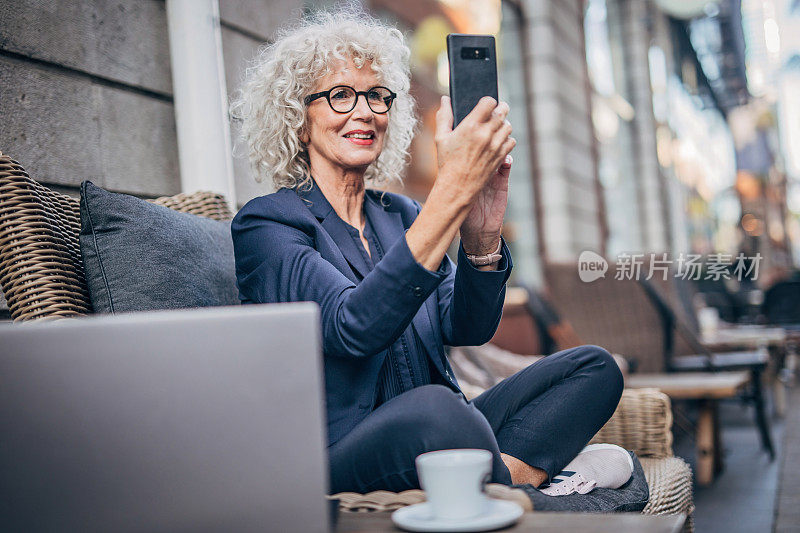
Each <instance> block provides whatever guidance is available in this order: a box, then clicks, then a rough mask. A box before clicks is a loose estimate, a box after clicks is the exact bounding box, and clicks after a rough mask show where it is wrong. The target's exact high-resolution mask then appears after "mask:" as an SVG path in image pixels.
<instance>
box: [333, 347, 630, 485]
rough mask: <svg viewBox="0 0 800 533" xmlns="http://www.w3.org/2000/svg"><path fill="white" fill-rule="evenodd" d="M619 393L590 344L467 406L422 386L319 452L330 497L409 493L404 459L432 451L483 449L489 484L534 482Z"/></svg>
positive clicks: (603, 416) (409, 471)
mask: <svg viewBox="0 0 800 533" xmlns="http://www.w3.org/2000/svg"><path fill="white" fill-rule="evenodd" d="M621 394H622V375H621V373H620V371H619V368H618V366H617V364H616V363H615V362H614V359H613V358H612V357H611V356H610V355H609V354H608V352H606V351H605V350H603V349H602V348H599V347H597V346H580V347H577V348H572V349H569V350H564V351H561V352H558V353H555V354H553V355H550V356H548V357H545V358H544V359H542V360H540V361H538V362H536V363H534V364H532V365H531V366H529V367H528V368H526V369H524V370H522V371H520V372H518V373H516V374H514V375H513V376H511V377H509V378H507V379H505V380H503V381H502V382H501V383H499V384H497V385H495V386H494V387H492V388H491V389H489V390H487V391H486V392H484V393H483V394H481V395H480V396H478V397H477V398H475V399H474V400H473V401H472V402H467V401H465V400H464V399H463V397H462V396H461V395H459V394H457V393H455V392H453V391H451V390H450V389H448V388H446V387H444V386H441V385H426V386H423V387H418V388H416V389H413V390H411V391H409V392H406V393H404V394H401V395H400V396H397V397H395V398H393V399H392V400H390V401H388V402H386V403H385V404H383V405H381V406H380V407H379V408H378V409H376V410H375V411H374V412H372V413H371V414H370V415H369V416H368V417H367V418H365V419H364V420H363V421H362V422H361V423H360V424H359V425H358V426H356V427H355V429H353V431H351V432H350V433H349V434H347V435H346V436H345V437H344V438H343V439H341V440H340V441H338V442H336V443H334V444H333V445H332V446H331V447H330V448H329V449H328V451H329V457H330V468H331V491H332V492H341V491H355V492H369V491H373V490H391V491H402V490H407V489H410V488H418V487H419V480H418V479H417V474H416V469H415V465H414V459H415V458H416V456H417V455H419V454H421V453H425V452H428V451H433V450H442V449H450V448H482V449H486V450H489V451H491V452H492V455H493V467H492V481H493V482H495V483H503V484H506V485H510V484H517V483H530V484H532V485H534V486H539V485H540V484H541V483H542V482H544V481H545V480H547V479H549V478H551V477H552V476H554V475H555V474H557V473H558V472H560V471H561V469H562V468H563V467H564V466H565V465H566V464H567V463H568V462H569V461H570V460H572V458H573V457H575V456H576V455H577V454H578V452H579V451H580V450H581V449H582V448H583V447H584V446H585V445H586V443H587V442H588V441H589V439H591V438H592V436H593V435H594V434H595V433H596V432H597V431H598V430H599V429H600V428H601V427H602V426H603V425H604V424H605V423H606V422H607V421H608V419H609V418H610V417H611V415H612V414H613V412H614V409H615V408H616V406H617V403H618V402H619V398H620V396H621Z"/></svg>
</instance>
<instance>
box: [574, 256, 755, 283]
mask: <svg viewBox="0 0 800 533" xmlns="http://www.w3.org/2000/svg"><path fill="white" fill-rule="evenodd" d="M761 259H762V256H761V254H760V253H757V254H756V255H753V256H746V255H744V253H741V252H740V253H739V255H737V256H735V257H734V256H733V255H732V254H709V255H708V256H706V257H705V261H703V256H702V255H700V254H684V253H680V254H678V257H677V258H675V259H670V258H669V257H668V254H666V253H662V254H655V253H650V254H644V253H641V254H628V253H621V254H619V255H617V258H616V261H615V267H614V279H616V280H639V279H646V280H650V279H653V278H654V277H656V276H658V277H660V278H661V279H663V280H666V279H667V278H668V277H669V276H672V277H674V278H680V279H685V280H694V281H697V280H713V281H719V280H722V279H736V280H738V281H742V280H744V279H750V280H753V281H755V280H756V279H758V267H759V265H760V264H761ZM607 271H608V261H606V260H605V258H604V257H603V256H601V255H599V254H596V253H595V252H592V251H590V250H585V251H583V252H581V255H580V256H579V257H578V277H580V278H581V281H583V282H585V283H590V282H592V281H595V280H597V279H599V278H605V277H606V272H607Z"/></svg>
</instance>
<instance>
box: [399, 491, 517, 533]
mask: <svg viewBox="0 0 800 533" xmlns="http://www.w3.org/2000/svg"><path fill="white" fill-rule="evenodd" d="M486 506H487V510H486V513H484V514H482V515H480V516H476V517H473V518H467V519H463V520H442V519H440V518H434V517H433V510H432V509H431V506H430V504H429V503H428V502H422V503H418V504H416V505H409V506H408V507H402V508H400V509H398V510H396V511H395V512H394V513H392V522H394V523H395V525H397V526H398V527H401V528H403V529H405V530H407V531H431V532H440V531H445V532H448V531H449V532H461V531H491V530H492V529H499V528H501V527H505V526H508V525H511V524H513V523H514V522H516V521H517V520H518V519H519V517H520V516H522V513H523V510H522V507H520V506H519V504H517V503H514V502H509V501H505V500H492V499H490V500H489V501H488V502H487V504H486Z"/></svg>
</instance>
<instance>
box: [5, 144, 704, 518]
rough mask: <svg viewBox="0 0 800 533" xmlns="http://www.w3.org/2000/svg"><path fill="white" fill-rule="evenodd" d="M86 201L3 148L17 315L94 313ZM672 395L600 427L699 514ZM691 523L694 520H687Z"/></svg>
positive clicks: (660, 493)
mask: <svg viewBox="0 0 800 533" xmlns="http://www.w3.org/2000/svg"><path fill="white" fill-rule="evenodd" d="M153 202H155V203H157V204H160V205H165V206H167V207H170V208H172V209H175V210H178V211H182V212H187V213H193V214H197V215H201V216H206V217H209V218H214V219H217V220H225V219H230V218H231V216H232V215H231V212H230V211H229V209H228V206H227V204H226V202H225V200H224V198H222V197H221V196H220V195H217V194H212V193H207V192H198V193H194V194H188V195H187V194H179V195H176V196H172V197H163V198H158V199H156V200H153ZM79 233H80V215H79V202H78V200H76V199H74V198H72V197H69V196H67V195H64V194H60V193H57V192H54V191H51V190H50V189H48V188H47V187H44V186H43V185H40V184H39V183H37V182H35V181H34V180H33V179H31V178H30V177H29V176H28V174H27V173H26V172H25V170H24V169H23V168H22V166H21V165H20V164H19V163H17V162H16V161H14V160H12V159H11V158H9V157H8V156H5V155H2V154H0V285H2V288H3V291H4V293H5V296H6V299H7V301H8V304H9V308H10V311H11V316H12V318H13V319H14V320H15V321H23V320H35V319H39V320H48V319H58V318H68V317H77V316H81V315H86V314H90V313H92V308H91V304H90V301H89V295H88V289H87V286H86V280H85V277H84V273H83V264H82V261H81V256H80V248H79V245H78V235H79ZM670 424H671V415H670V410H669V400H668V399H667V398H666V397H665V396H664V395H662V394H661V393H659V392H657V391H646V390H644V391H643V390H638V391H626V392H625V395H624V396H623V401H622V402H621V403H620V407H619V408H618V410H617V413H616V414H615V415H614V417H613V418H612V419H611V421H609V423H608V424H607V425H606V426H605V427H604V428H603V429H602V430H601V432H600V433H599V434H598V437H597V438H599V439H600V440H603V441H605V442H617V443H619V444H620V445H622V446H625V447H626V448H628V449H631V450H634V451H636V452H637V454H638V455H639V456H640V458H641V460H642V466H643V467H644V468H645V473H646V475H647V477H648V482H649V484H650V491H651V500H650V503H649V504H648V506H647V508H646V509H645V512H647V513H651V514H672V513H685V514H687V515H689V516H691V513H692V511H693V510H694V508H693V505H692V490H691V477H690V474H689V473H688V472H689V471H688V467H687V466H686V464H685V463H683V462H682V461H681V460H680V459H677V458H674V457H672V451H671V442H672V440H671V433H670ZM488 490H489V492H490V494H492V495H493V496H495V497H501V498H507V499H515V500H517V501H518V502H519V503H521V504H522V505H527V506H528V507H530V500H529V499H528V498H527V496H525V495H524V493H522V491H519V490H515V489H511V488H509V487H505V486H501V485H494V486H490V487H489V489H488ZM331 498H336V499H339V500H340V506H341V508H342V509H343V510H345V511H363V510H388V509H395V508H397V507H401V506H403V505H408V504H411V503H416V502H419V501H421V500H422V499H423V498H424V495H423V493H422V491H419V490H415V491H406V492H403V493H389V492H385V491H381V492H375V493H370V494H353V493H345V494H337V495H334V496H331ZM687 528H688V529H687V530H691V520H687Z"/></svg>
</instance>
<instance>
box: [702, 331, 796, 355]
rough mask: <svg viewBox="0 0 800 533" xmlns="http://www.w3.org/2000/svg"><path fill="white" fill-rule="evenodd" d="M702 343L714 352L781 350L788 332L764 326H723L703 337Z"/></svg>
mask: <svg viewBox="0 0 800 533" xmlns="http://www.w3.org/2000/svg"><path fill="white" fill-rule="evenodd" d="M700 342H702V343H703V346H705V347H706V348H708V349H709V350H712V351H714V350H742V349H746V350H756V349H758V348H761V347H764V348H781V347H783V345H784V343H785V342H786V331H785V330H784V329H783V328H769V327H764V326H749V325H736V326H727V327H726V326H722V327H720V328H718V329H717V330H716V331H714V332H713V333H711V334H704V335H701V337H700Z"/></svg>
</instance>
